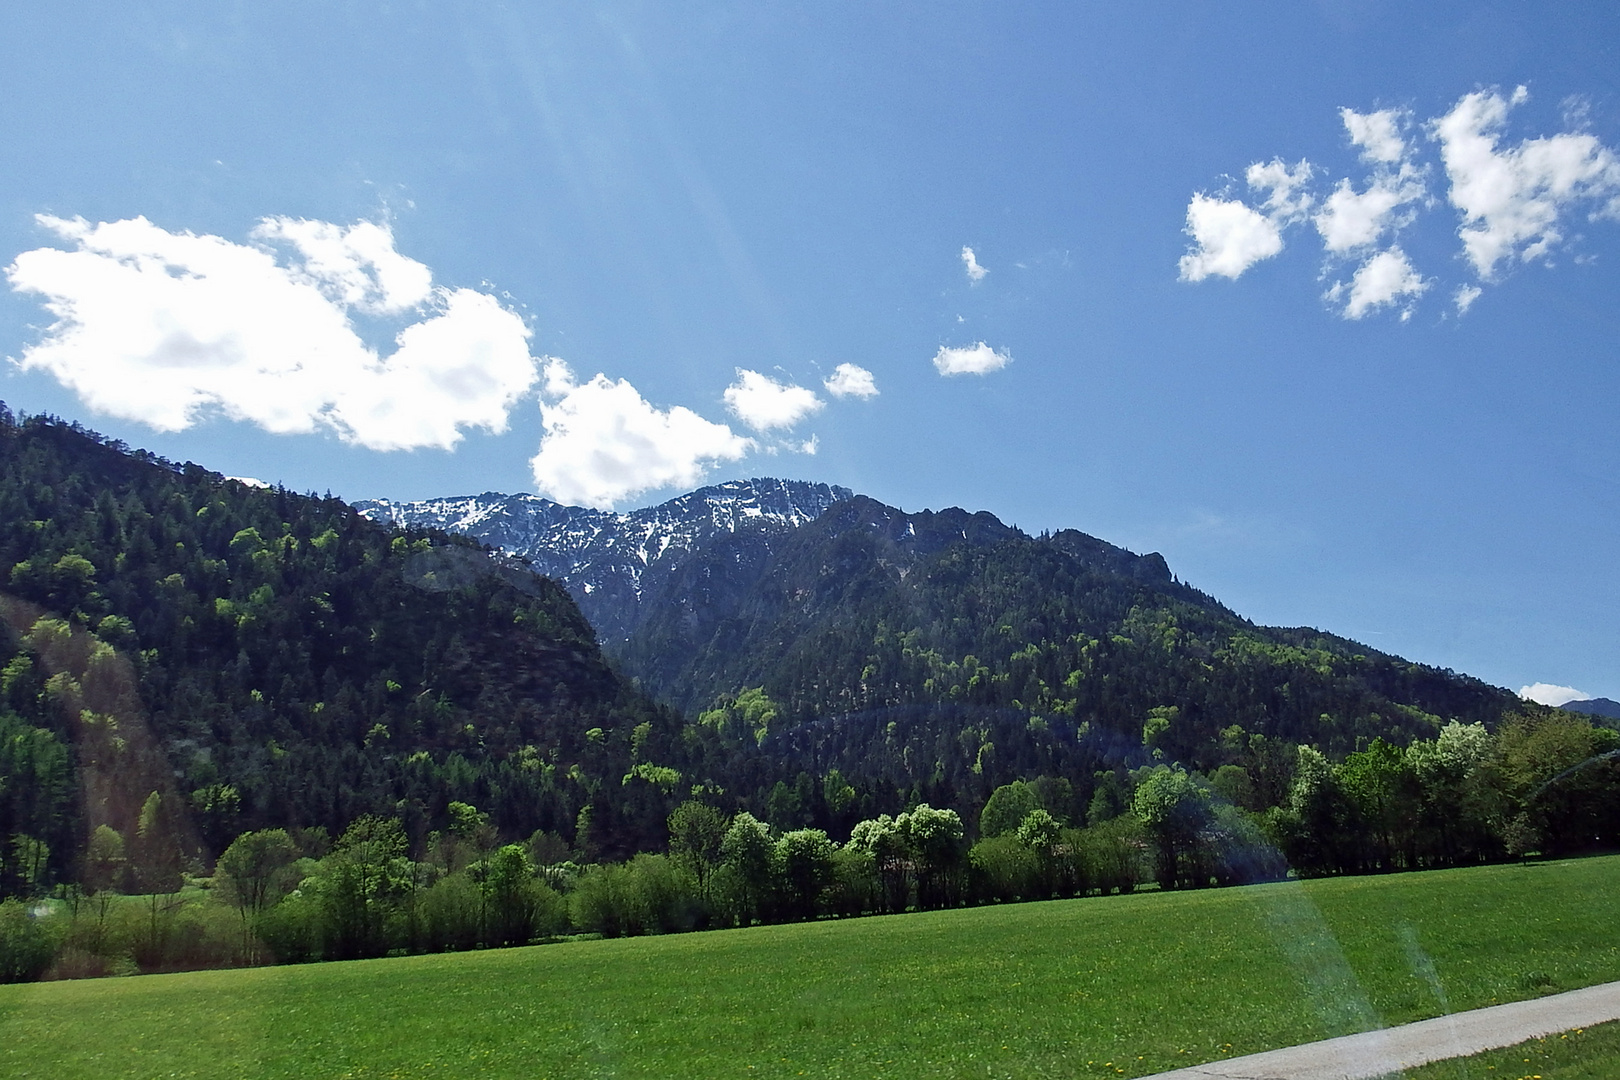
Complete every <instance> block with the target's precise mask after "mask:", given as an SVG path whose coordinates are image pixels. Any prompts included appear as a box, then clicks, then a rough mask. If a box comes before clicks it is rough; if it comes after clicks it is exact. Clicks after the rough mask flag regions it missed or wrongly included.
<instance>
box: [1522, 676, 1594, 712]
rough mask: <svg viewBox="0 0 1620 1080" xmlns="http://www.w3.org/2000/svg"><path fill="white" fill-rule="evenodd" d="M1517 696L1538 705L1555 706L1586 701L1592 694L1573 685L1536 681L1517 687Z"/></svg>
mask: <svg viewBox="0 0 1620 1080" xmlns="http://www.w3.org/2000/svg"><path fill="white" fill-rule="evenodd" d="M1519 696H1520V697H1522V698H1524V699H1525V700H1526V701H1534V702H1535V703H1537V704H1538V705H1551V706H1553V707H1555V708H1556V707H1557V706H1559V705H1566V704H1568V703H1569V702H1571V701H1586V700H1588V699H1589V698H1590V697H1591V696H1592V695H1591V694H1588V693H1586V692H1585V691H1584V690H1577V689H1575V688H1574V687H1573V686H1554V685H1553V684H1552V683H1544V682H1538V683H1531V684H1530V685H1529V686H1521V687H1519Z"/></svg>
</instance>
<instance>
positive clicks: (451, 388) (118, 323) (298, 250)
mask: <svg viewBox="0 0 1620 1080" xmlns="http://www.w3.org/2000/svg"><path fill="white" fill-rule="evenodd" d="M37 220H38V221H39V223H40V224H41V225H42V226H44V227H45V228H47V229H49V230H50V231H52V232H54V233H55V234H56V235H57V236H58V237H59V238H60V239H62V240H63V241H66V242H67V243H68V244H69V245H70V249H69V250H62V249H60V248H53V247H46V248H39V249H36V250H33V251H27V252H24V253H22V254H21V255H18V256H17V258H16V260H15V261H14V262H12V264H11V265H10V266H8V267H7V268H6V277H7V280H8V281H9V282H10V284H11V287H12V288H13V289H14V290H16V291H18V292H21V293H26V294H30V295H35V296H38V297H41V298H42V301H43V303H44V305H45V308H46V310H48V311H49V312H50V313H51V314H52V315H53V316H54V317H55V320H56V321H55V322H54V323H52V324H51V326H50V327H49V328H48V329H47V330H46V332H45V334H44V337H43V338H42V340H41V341H39V342H38V343H37V344H34V345H31V346H29V347H28V348H26V349H25V350H24V351H23V354H22V357H21V358H20V359H19V360H17V361H16V363H17V364H18V366H19V367H21V368H23V369H24V370H31V371H44V372H47V373H49V374H50V375H52V376H53V377H55V378H56V379H57V380H58V381H59V382H61V383H62V384H63V385H64V386H66V387H68V388H69V389H71V390H73V391H74V392H75V393H77V394H78V395H79V396H80V398H82V399H83V400H84V402H85V403H86V404H87V405H89V406H90V407H91V408H92V409H94V410H96V411H98V412H102V413H107V414H110V415H113V416H118V417H122V418H125V419H129V420H134V421H138V422H141V423H145V424H148V425H150V426H152V427H155V428H157V429H159V430H163V431H180V430H184V429H185V428H188V427H190V426H192V425H193V424H195V423H197V422H199V421H200V420H201V419H203V418H204V417H205V416H207V415H209V414H210V413H213V412H218V413H221V414H223V415H225V416H227V417H229V418H231V419H234V420H243V421H247V422H250V423H254V424H257V425H259V426H260V427H262V428H264V429H265V430H266V431H270V432H274V433H277V434H294V433H307V432H312V431H315V430H317V429H327V430H331V431H334V432H336V433H337V435H338V436H339V437H340V438H342V439H343V440H345V441H347V442H351V443H356V444H358V445H361V446H366V447H369V448H371V449H376V450H400V449H412V448H417V447H439V448H443V449H450V448H452V447H454V446H455V445H456V443H457V442H459V441H460V440H461V438H462V434H463V429H464V428H468V427H483V428H487V429H489V430H490V431H494V432H500V431H504V430H505V428H506V424H507V416H508V412H509V410H510V408H511V406H512V405H513V403H514V402H515V401H516V400H517V398H518V397H520V396H521V395H523V394H524V393H525V392H526V391H527V390H528V389H529V388H530V387H531V386H532V385H533V384H534V381H535V378H536V364H535V361H534V359H533V358H532V357H531V356H530V355H529V349H528V338H529V329H528V327H526V326H525V325H524V323H523V320H522V319H521V318H520V317H519V316H518V315H517V314H516V313H514V312H512V311H509V310H507V309H506V308H504V307H502V306H501V304H500V303H499V302H498V301H497V300H496V299H495V298H494V297H492V296H489V295H487V294H484V293H480V292H476V291H474V290H471V289H449V288H444V287H442V286H435V285H434V284H433V278H432V274H431V272H430V271H429V270H428V268H427V267H426V266H424V265H423V264H421V263H419V262H417V261H415V260H413V259H410V258H408V257H406V256H404V255H401V254H400V253H399V252H398V251H396V250H395V248H394V240H393V235H392V233H391V231H390V230H389V229H388V227H387V226H386V225H379V224H375V223H371V222H360V223H357V224H355V225H352V226H348V227H344V226H339V225H333V224H329V223H326V222H318V221H300V220H294V219H290V218H268V219H265V220H264V221H262V222H261V223H260V225H259V226H258V228H256V229H255V230H254V233H253V239H254V240H255V241H257V243H256V244H237V243H233V242H231V241H229V240H226V239H224V238H222V237H218V236H210V235H197V234H193V233H189V232H180V233H175V232H169V231H167V230H165V229H162V228H160V227H158V226H156V225H154V224H152V223H151V222H149V221H147V220H146V219H145V218H144V217H138V218H133V219H129V220H124V221H115V222H102V223H98V224H95V225H92V224H90V223H88V222H86V221H84V220H83V219H82V218H74V219H71V220H68V219H62V218H56V217H50V216H45V215H42V216H40V217H39V218H38V219H37ZM288 248H290V249H291V251H290V252H289V251H287V250H286V249H288ZM354 312H359V313H361V314H365V315H368V316H378V317H381V316H395V317H399V316H403V317H404V319H405V322H406V325H404V326H403V328H402V329H400V330H399V331H398V333H397V334H396V336H395V339H394V346H395V347H394V350H393V352H392V353H390V354H389V355H387V356H383V355H381V354H379V353H378V351H377V350H375V349H373V348H372V347H371V346H369V345H367V344H366V343H365V342H364V341H362V339H361V337H360V336H359V334H358V333H357V332H356V329H355V326H354V323H353V321H352V319H351V314H352V313H354Z"/></svg>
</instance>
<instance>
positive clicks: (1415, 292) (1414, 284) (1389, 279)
mask: <svg viewBox="0 0 1620 1080" xmlns="http://www.w3.org/2000/svg"><path fill="white" fill-rule="evenodd" d="M1428 288H1429V283H1428V282H1427V281H1425V280H1423V276H1422V275H1421V274H1419V273H1418V272H1417V271H1416V270H1414V269H1413V268H1412V264H1411V263H1410V262H1408V261H1407V258H1406V253H1405V252H1403V251H1402V250H1401V249H1400V248H1399V247H1392V248H1390V249H1388V250H1387V251H1380V252H1379V253H1378V254H1376V255H1373V256H1371V257H1369V258H1368V259H1366V260H1365V261H1364V262H1362V264H1361V265H1360V266H1358V267H1357V268H1356V272H1355V275H1354V276H1353V277H1352V278H1351V279H1350V282H1349V284H1348V285H1346V284H1345V283H1344V282H1342V281H1340V282H1335V283H1334V285H1333V287H1332V288H1331V289H1329V290H1328V291H1327V294H1326V299H1327V300H1328V301H1330V302H1333V303H1337V302H1338V301H1340V300H1343V301H1344V311H1343V312H1342V314H1343V316H1344V317H1345V318H1346V319H1359V318H1361V317H1362V316H1364V315H1366V314H1367V313H1368V312H1370V311H1375V310H1377V309H1378V308H1381V307H1387V306H1389V305H1392V304H1395V303H1396V302H1397V301H1399V300H1400V299H1402V298H1403V297H1411V298H1413V299H1416V298H1417V297H1419V296H1422V295H1423V293H1424V292H1425V291H1427V290H1428ZM1410 314H1411V308H1410V307H1408V308H1407V309H1406V311H1405V312H1403V314H1402V316H1401V317H1402V318H1403V319H1404V318H1407V317H1409V316H1410Z"/></svg>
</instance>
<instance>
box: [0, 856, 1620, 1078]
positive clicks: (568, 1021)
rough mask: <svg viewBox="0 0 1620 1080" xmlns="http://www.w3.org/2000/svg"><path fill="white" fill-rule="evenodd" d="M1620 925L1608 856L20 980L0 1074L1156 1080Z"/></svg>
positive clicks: (1387, 1020)
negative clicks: (663, 933) (262, 964)
mask: <svg viewBox="0 0 1620 1080" xmlns="http://www.w3.org/2000/svg"><path fill="white" fill-rule="evenodd" d="M1617 925H1620V857H1614V856H1611V857H1602V858H1591V859H1582V860H1570V861H1564V862H1556V863H1532V864H1521V865H1514V866H1492V867H1480V868H1476V869H1467V870H1448V871H1435V872H1430V873H1414V874H1401V875H1393V876H1388V877H1378V878H1341V879H1331V880H1318V881H1308V882H1303V883H1300V882H1286V883H1278V884H1271V885H1258V886H1249V887H1243V888H1233V889H1221V890H1207V891H1201V892H1189V893H1162V894H1161V893H1148V894H1138V895H1131V896H1116V897H1107V898H1093V899H1086V900H1070V901H1052V902H1046V903H1034V904H1018V905H1008V906H999V907H983V908H972V909H963V910H953V911H942V912H928V913H921V914H910V915H899V916H888V917H874V918H863V919H852V920H844V921H822V922H815V923H803V924H796V925H785V926H768V927H755V928H752V929H748V930H731V931H720V932H711V933H698V934H682V935H672V936H668V937H653V938H633V939H618V940H610V941H583V942H573V943H567V944H561V945H550V946H539V947H531V948H524V949H505V950H493V951H488V952H477V953H458V954H443V955H435V956H415V957H404V958H397V959H387V960H375V961H360V962H352V963H328V964H318V965H310V966H304V967H281V968H263V969H255V970H240V971H216V972H198V973H188V974H180V975H155V976H145V977H139V978H125V979H100V980H88V981H84V982H77V983H41V984H27V985H16V986H6V987H0V1075H5V1076H8V1077H52V1078H63V1080H71V1078H76V1077H86V1078H88V1077H97V1078H106V1077H124V1076H128V1077H137V1076H139V1077H147V1076H159V1075H161V1076H175V1077H307V1076H330V1077H350V1078H359V1077H367V1078H385V1077H427V1076H467V1075H477V1076H490V1077H505V1076H511V1077H524V1078H533V1077H587V1076H593V1077H594V1076H605V1075H615V1076H669V1075H681V1076H689V1077H710V1076H713V1077H738V1076H749V1077H758V1076H784V1077H788V1076H799V1075H807V1076H826V1077H846V1076H874V1075H875V1076H930V1077H969V1076H973V1077H982V1076H987V1075H989V1076H1018V1077H1048V1076H1053V1077H1055V1076H1065V1077H1076V1076H1078V1077H1087V1076H1099V1077H1101V1076H1143V1075H1149V1074H1153V1073H1158V1072H1164V1071H1168V1070H1171V1069H1175V1068H1178V1067H1184V1066H1187V1065H1193V1064H1198V1063H1200V1062H1206V1061H1212V1060H1222V1059H1230V1058H1234V1057H1238V1056H1241V1055H1244V1054H1250V1053H1255V1052H1259V1051H1263V1050H1267V1049H1272V1048H1275V1047H1282V1046H1291V1045H1294V1044H1298V1043H1304V1042H1310V1041H1313V1040H1318V1039H1323V1038H1331V1037H1334V1036H1338V1035H1344V1034H1350V1033H1353V1032H1357V1031H1369V1030H1373V1029H1376V1028H1382V1027H1386V1026H1391V1025H1395V1024H1402V1023H1408V1022H1411V1021H1415V1020H1421V1019H1425V1018H1428V1017H1433V1016H1440V1015H1444V1014H1447V1013H1451V1012H1461V1011H1464V1010H1468V1009H1475V1008H1480V1007H1483V1006H1488V1005H1494V1004H1500V1003H1502V1002H1507V1001H1514V1000H1523V999H1527V998H1534V997H1538V996H1541V995H1544V994H1548V993H1554V992H1559V991H1563V990H1570V989H1576V988H1579V987H1584V986H1592V985H1596V984H1599V983H1605V982H1611V981H1615V980H1617V979H1620V934H1617V933H1616V931H1615V929H1614V928H1615V927H1616V926H1617ZM1492 1075H1495V1074H1492ZM1508 1075H1514V1074H1508Z"/></svg>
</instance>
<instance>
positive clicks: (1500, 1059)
mask: <svg viewBox="0 0 1620 1080" xmlns="http://www.w3.org/2000/svg"><path fill="white" fill-rule="evenodd" d="M1616 1063H1620V1023H1612V1024H1600V1025H1598V1026H1597V1027H1593V1028H1578V1029H1576V1030H1574V1031H1566V1032H1562V1033H1560V1034H1557V1035H1547V1036H1544V1037H1543V1038H1540V1039H1531V1040H1529V1041H1528V1042H1522V1043H1519V1044H1518V1045H1517V1046H1509V1047H1506V1048H1504V1049H1502V1050H1491V1051H1487V1052H1486V1053H1483V1054H1476V1055H1475V1056H1473V1057H1468V1058H1455V1059H1453V1060H1451V1061H1436V1062H1433V1063H1431V1064H1428V1065H1425V1066H1423V1067H1422V1068H1420V1069H1409V1070H1407V1072H1406V1074H1405V1075H1404V1076H1402V1077H1396V1078H1391V1080H1614V1076H1615V1072H1616Z"/></svg>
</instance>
